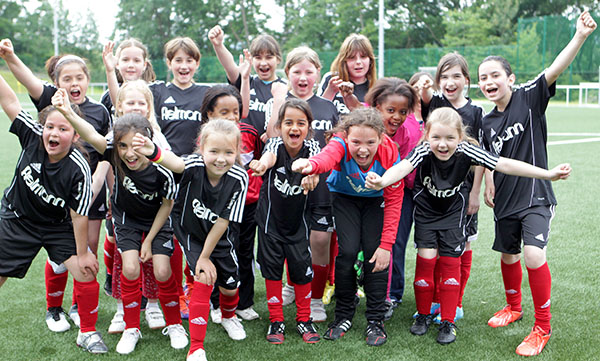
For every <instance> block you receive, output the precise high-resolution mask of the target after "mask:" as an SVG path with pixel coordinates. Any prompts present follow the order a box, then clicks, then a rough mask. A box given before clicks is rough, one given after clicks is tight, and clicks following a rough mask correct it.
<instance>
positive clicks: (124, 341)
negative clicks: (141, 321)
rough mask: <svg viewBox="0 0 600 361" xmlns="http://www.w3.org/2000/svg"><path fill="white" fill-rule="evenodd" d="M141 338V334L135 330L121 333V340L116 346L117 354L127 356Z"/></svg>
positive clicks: (131, 329) (129, 329)
mask: <svg viewBox="0 0 600 361" xmlns="http://www.w3.org/2000/svg"><path fill="white" fill-rule="evenodd" d="M140 338H142V333H141V332H140V330H139V329H137V328H128V329H126V330H125V331H123V335H122V336H121V340H119V343H118V344H117V352H118V353H120V354H121V355H127V354H130V353H132V352H133V350H135V345H136V344H137V342H138V341H139V339H140Z"/></svg>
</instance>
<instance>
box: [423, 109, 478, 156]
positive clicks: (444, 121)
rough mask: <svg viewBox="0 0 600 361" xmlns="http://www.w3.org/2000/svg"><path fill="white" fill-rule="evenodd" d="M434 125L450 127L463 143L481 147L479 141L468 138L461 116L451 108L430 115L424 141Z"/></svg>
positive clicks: (436, 110) (437, 110)
mask: <svg viewBox="0 0 600 361" xmlns="http://www.w3.org/2000/svg"><path fill="white" fill-rule="evenodd" d="M433 124H441V125H442V126H445V127H450V128H452V129H454V130H456V132H457V133H458V136H459V138H460V139H461V141H467V142H469V143H471V144H473V145H477V146H479V143H478V142H477V140H475V139H474V138H472V137H470V136H468V133H467V127H466V126H465V125H464V124H463V121H462V117H461V116H460V114H458V112H457V111H456V110H454V109H452V108H450V107H441V108H437V109H435V110H434V111H432V112H431V114H429V117H428V118H427V123H425V132H424V135H423V139H427V137H428V136H429V131H430V130H431V127H432V126H433Z"/></svg>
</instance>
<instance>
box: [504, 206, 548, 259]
mask: <svg viewBox="0 0 600 361" xmlns="http://www.w3.org/2000/svg"><path fill="white" fill-rule="evenodd" d="M555 208H556V206H555V205H549V206H535V207H531V208H527V209H525V210H523V211H521V212H519V213H516V214H513V215H511V216H508V217H506V218H502V219H498V220H496V238H495V239H494V246H493V247H492V249H493V250H495V251H498V252H502V253H508V254H519V253H521V241H523V245H525V246H536V247H538V248H541V249H544V248H546V246H547V245H548V236H549V234H550V223H551V222H552V218H554V212H555Z"/></svg>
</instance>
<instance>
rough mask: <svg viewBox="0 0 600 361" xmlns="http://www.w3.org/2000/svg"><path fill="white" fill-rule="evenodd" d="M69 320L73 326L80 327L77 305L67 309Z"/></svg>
mask: <svg viewBox="0 0 600 361" xmlns="http://www.w3.org/2000/svg"><path fill="white" fill-rule="evenodd" d="M69 318H70V319H71V321H73V323H74V324H75V326H77V327H80V326H79V325H80V322H81V320H80V319H79V309H78V308H77V304H74V305H72V306H71V308H69Z"/></svg>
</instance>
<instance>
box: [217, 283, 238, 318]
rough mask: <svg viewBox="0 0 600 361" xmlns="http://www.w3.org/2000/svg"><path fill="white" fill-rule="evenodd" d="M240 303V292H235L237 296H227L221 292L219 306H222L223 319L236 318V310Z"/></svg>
mask: <svg viewBox="0 0 600 361" xmlns="http://www.w3.org/2000/svg"><path fill="white" fill-rule="evenodd" d="M239 302H240V290H239V289H238V290H235V295H233V296H227V295H225V294H223V293H222V292H219V304H220V305H221V314H222V315H223V318H232V317H233V316H235V310H236V309H237V305H238V303H239Z"/></svg>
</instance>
